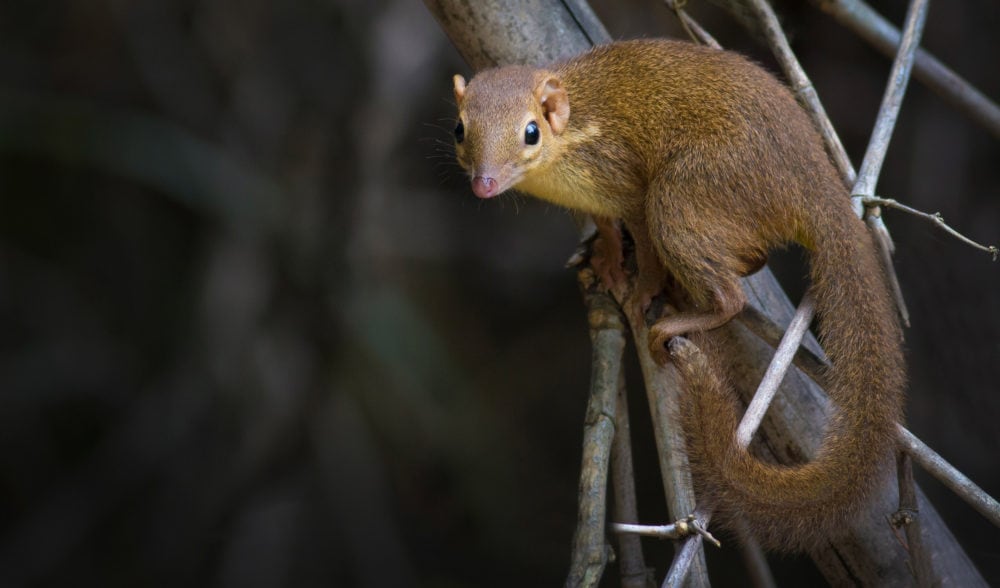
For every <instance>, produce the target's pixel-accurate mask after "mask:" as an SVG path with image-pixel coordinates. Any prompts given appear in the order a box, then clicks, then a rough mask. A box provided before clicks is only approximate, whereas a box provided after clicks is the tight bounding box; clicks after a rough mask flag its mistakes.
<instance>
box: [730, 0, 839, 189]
mask: <svg viewBox="0 0 1000 588" xmlns="http://www.w3.org/2000/svg"><path fill="white" fill-rule="evenodd" d="M746 7H747V8H748V9H749V10H750V12H751V14H753V16H754V17H755V18H756V19H757V21H758V22H759V23H760V25H761V32H763V34H764V37H765V39H766V40H767V42H768V44H769V45H770V47H771V52H772V53H774V56H775V58H776V59H777V60H778V64H779V65H780V66H781V71H782V72H784V74H785V77H786V78H788V82H789V84H790V85H791V87H792V91H794V92H795V95H796V96H798V98H799V101H800V102H801V103H802V105H803V106H804V107H805V109H806V112H808V113H809V115H810V116H811V117H812V119H813V122H814V123H815V124H816V127H817V128H818V129H819V131H820V134H821V135H822V136H823V140H824V141H825V142H826V146H827V151H828V152H829V154H830V157H831V158H832V159H833V162H834V164H835V165H836V166H837V169H838V170H839V171H840V175H841V177H842V178H843V180H844V184H845V185H848V186H850V185H852V184H854V178H855V172H854V166H852V165H851V160H850V159H849V158H848V157H847V152H846V151H845V150H844V145H843V143H841V142H840V137H839V136H838V135H837V132H836V131H835V130H834V128H833V123H831V122H830V117H828V116H827V115H826V110H825V109H824V108H823V104H822V103H821V102H820V101H819V96H818V95H817V94H816V88H814V87H813V85H812V81H810V80H809V76H807V75H806V72H805V70H803V69H802V66H801V65H800V64H799V61H798V59H796V58H795V53H793V52H792V48H791V46H790V45H789V44H788V39H787V38H786V37H785V35H784V33H783V32H782V31H781V24H780V23H779V22H778V17H777V16H776V15H775V14H774V10H772V9H771V5H770V4H768V3H767V2H766V1H765V0H748V1H747V2H746Z"/></svg>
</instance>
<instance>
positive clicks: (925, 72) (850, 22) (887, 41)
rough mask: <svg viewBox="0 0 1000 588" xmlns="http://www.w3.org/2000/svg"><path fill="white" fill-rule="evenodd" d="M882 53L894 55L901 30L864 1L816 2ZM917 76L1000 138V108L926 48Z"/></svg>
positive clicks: (915, 67) (915, 69)
mask: <svg viewBox="0 0 1000 588" xmlns="http://www.w3.org/2000/svg"><path fill="white" fill-rule="evenodd" d="M812 3H813V4H816V5H818V6H819V8H820V10H823V11H824V12H827V13H828V14H831V15H833V17H834V18H835V19H837V20H838V21H839V22H840V23H841V24H843V25H844V26H846V27H847V28H849V29H851V30H853V31H854V32H855V33H857V34H858V35H860V36H861V37H862V38H863V39H865V40H866V41H868V42H869V43H870V44H872V45H873V46H874V47H875V48H876V49H878V50H879V51H881V52H882V53H884V54H886V55H889V56H892V55H895V54H896V52H897V48H898V47H899V42H900V37H901V35H900V32H899V29H897V28H896V27H894V26H893V25H892V24H891V23H889V21H887V20H885V18H883V17H882V16H881V15H880V14H879V13H877V12H875V11H874V10H873V9H872V8H871V7H870V6H868V5H867V4H865V3H864V2H861V1H860V0H812ZM913 77H915V78H917V79H918V80H920V81H921V82H923V83H924V84H925V85H927V86H928V87H929V88H931V89H932V90H934V91H935V92H937V93H938V94H940V95H941V96H943V97H944V98H945V99H946V100H948V101H949V102H951V103H952V105H953V106H955V107H956V108H957V109H958V110H959V111H961V112H965V113H966V114H968V115H969V116H971V117H972V118H973V119H975V121H976V122H978V123H979V124H981V125H982V126H983V127H985V128H986V129H987V130H988V131H989V132H991V133H993V134H994V135H995V136H997V137H1000V106H997V104H996V102H993V101H992V100H990V99H989V98H987V97H986V96H985V95H984V94H983V93H982V92H980V91H979V90H977V89H976V88H975V87H973V86H972V85H971V84H970V83H969V82H967V81H966V80H964V79H963V78H962V77H961V76H959V75H958V74H956V73H955V72H953V71H952V70H951V69H949V68H948V67H947V66H946V65H944V64H942V63H941V62H940V61H938V60H937V59H935V58H934V56H933V55H931V54H929V53H927V52H926V51H924V50H923V49H917V57H916V60H915V61H914V64H913Z"/></svg>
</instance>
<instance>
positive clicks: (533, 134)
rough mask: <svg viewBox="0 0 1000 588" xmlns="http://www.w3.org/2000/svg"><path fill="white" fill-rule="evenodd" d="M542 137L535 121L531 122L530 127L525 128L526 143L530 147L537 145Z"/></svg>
mask: <svg viewBox="0 0 1000 588" xmlns="http://www.w3.org/2000/svg"><path fill="white" fill-rule="evenodd" d="M541 136H542V135H541V133H539V132H538V123H536V122H535V121H531V122H530V123H528V126H526V127H524V142H525V143H527V144H528V145H535V144H537V143H538V139H540V138H541Z"/></svg>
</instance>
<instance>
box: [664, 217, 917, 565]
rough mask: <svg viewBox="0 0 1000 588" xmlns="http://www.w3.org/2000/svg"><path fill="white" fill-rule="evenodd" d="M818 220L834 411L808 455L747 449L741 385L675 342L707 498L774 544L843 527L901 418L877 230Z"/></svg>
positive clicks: (894, 327) (804, 541)
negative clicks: (736, 387) (792, 459)
mask: <svg viewBox="0 0 1000 588" xmlns="http://www.w3.org/2000/svg"><path fill="white" fill-rule="evenodd" d="M836 218H842V219H843V222H842V223H840V224H833V225H831V224H830V223H832V222H836V221H835V220H834V219H836ZM821 220H822V221H823V223H824V224H823V225H822V226H818V227H812V228H811V231H810V233H811V234H812V235H813V236H814V238H813V239H812V241H813V242H812V243H811V245H812V251H811V259H810V263H811V277H812V286H811V288H812V292H813V295H814V296H815V298H816V309H817V315H818V318H819V338H820V342H821V343H822V344H823V346H824V349H825V350H826V353H827V355H828V356H829V358H830V362H831V368H830V371H829V373H828V374H827V376H828V377H827V382H828V386H827V392H828V394H829V396H830V400H831V401H832V408H833V412H832V415H831V417H830V421H829V422H828V424H827V426H826V433H825V435H824V437H823V442H822V444H821V446H820V448H819V450H818V452H817V454H816V456H815V458H814V459H813V460H812V461H810V462H808V463H805V464H802V465H795V466H781V465H775V464H771V463H766V462H763V461H760V460H759V459H757V458H755V457H753V456H752V455H750V454H749V453H748V452H747V451H746V450H744V449H740V448H739V447H738V446H737V445H736V428H737V425H738V422H739V413H738V406H739V405H738V401H737V398H736V395H735V392H734V391H733V390H732V389H731V388H730V387H729V386H727V385H726V384H725V383H724V382H723V381H722V380H721V378H720V376H719V375H718V374H717V373H716V370H715V369H713V368H712V366H709V365H708V361H707V359H706V357H705V356H704V355H703V354H702V353H701V352H700V351H699V350H698V349H697V348H696V347H695V346H694V345H693V344H690V343H686V344H685V343H678V344H676V345H673V346H672V349H671V352H672V354H673V356H674V363H675V364H676V365H677V367H678V369H679V370H680V371H681V374H682V376H683V378H684V386H685V390H684V393H683V394H682V403H681V407H680V409H681V411H682V419H683V423H684V429H685V435H686V437H687V443H688V451H689V456H690V460H691V469H692V475H693V477H694V481H695V488H696V491H697V495H698V499H699V502H700V503H703V504H706V505H707V506H710V507H711V508H712V509H713V510H714V512H715V513H716V517H715V519H713V520H715V521H718V522H721V523H722V524H723V525H724V526H727V525H726V521H734V520H735V519H737V518H740V519H743V520H745V521H746V522H747V523H748V526H749V529H750V530H752V531H753V532H754V534H755V535H756V536H757V538H758V539H759V540H760V542H761V544H762V545H763V546H764V547H765V548H768V549H775V550H783V551H788V550H798V549H807V550H808V549H811V548H813V547H815V546H816V545H817V544H818V543H820V542H821V541H822V540H824V539H825V538H828V537H831V536H835V535H837V534H842V532H843V530H844V527H845V525H847V524H849V523H850V522H851V521H852V520H853V519H854V518H855V517H856V515H857V514H858V512H859V511H860V510H861V508H862V507H863V506H864V505H865V504H866V503H868V502H869V498H870V497H871V495H872V493H873V492H874V491H875V489H876V487H877V486H878V484H879V483H880V482H881V481H882V480H884V476H883V475H882V474H883V473H884V472H885V471H886V467H885V466H886V464H887V463H889V460H890V459H891V456H892V454H893V452H892V450H893V447H894V445H895V441H894V439H895V424H896V423H897V422H899V420H900V418H901V416H902V401H903V398H902V397H903V387H904V384H905V376H904V371H903V357H902V351H901V333H900V329H899V326H898V322H897V320H896V313H895V307H894V304H893V302H892V299H891V297H890V295H889V291H888V288H887V286H886V282H885V278H884V274H883V270H882V268H881V266H880V263H879V261H878V258H877V257H876V253H875V249H874V246H873V244H872V240H871V237H870V236H869V235H868V232H867V230H866V228H865V227H864V223H862V222H860V221H858V220H857V219H855V218H851V217H848V216H847V215H844V214H842V213H841V211H839V210H838V211H836V213H834V214H832V215H830V216H827V217H826V218H824V219H821Z"/></svg>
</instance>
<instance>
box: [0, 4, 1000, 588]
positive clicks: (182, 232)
mask: <svg viewBox="0 0 1000 588" xmlns="http://www.w3.org/2000/svg"><path fill="white" fill-rule="evenodd" d="M692 4H694V3H692ZM595 7H596V8H597V9H598V12H599V13H600V15H601V16H602V18H604V19H605V22H606V23H607V24H608V28H609V30H611V31H612V32H613V34H614V35H615V36H617V37H626V36H635V35H641V34H646V35H655V34H664V32H667V33H672V34H675V35H676V34H678V33H677V30H676V28H675V27H674V26H673V25H672V24H670V22H669V15H668V14H666V12H665V11H664V10H662V9H661V8H660V7H658V6H656V5H655V3H654V4H650V3H640V2H634V1H633V2H617V3H615V2H600V3H597V4H596V6H595ZM778 7H779V10H781V12H782V14H783V17H784V18H785V20H786V25H787V26H788V27H789V28H790V30H791V31H792V33H793V35H794V38H795V39H796V41H797V43H796V44H797V46H796V49H798V50H799V51H801V55H802V57H803V60H804V62H805V64H806V67H807V69H808V70H809V71H810V73H811V74H812V75H813V76H814V81H815V82H816V85H817V87H818V89H819V91H820V95H821V96H823V97H824V100H825V102H826V105H827V108H828V110H829V111H830V113H831V116H832V117H833V119H834V123H835V124H836V125H837V126H838V128H839V129H841V131H842V133H843V136H844V139H845V143H846V144H847V145H848V148H849V150H850V151H851V152H852V154H853V155H854V156H855V157H857V156H858V155H859V154H860V153H861V152H862V151H863V149H864V141H865V140H866V136H867V132H868V128H869V126H870V125H871V122H872V120H873V119H874V114H875V111H876V109H877V107H878V100H879V98H880V96H881V88H882V84H883V83H884V77H885V74H886V73H887V72H888V63H887V61H886V60H884V59H883V58H881V57H879V56H877V55H876V54H875V53H874V52H873V51H871V50H869V49H868V48H867V47H865V46H864V45H863V44H862V43H861V42H860V41H858V40H856V39H854V38H853V37H851V35H849V34H848V33H846V32H845V31H844V30H843V29H840V28H839V27H838V26H837V25H835V24H834V23H832V22H830V21H829V20H828V19H826V18H825V17H824V16H823V15H822V14H820V13H818V12H816V11H815V10H813V9H811V8H809V7H808V6H802V5H800V4H799V3H790V2H784V3H779V4H778ZM877 8H879V9H880V10H882V11H883V12H884V13H886V14H887V15H888V16H890V17H892V18H894V19H896V20H897V21H898V19H899V16H900V15H901V14H902V11H903V9H904V8H905V5H904V3H903V2H900V1H893V2H886V3H881V5H877ZM694 9H695V14H696V16H698V17H699V18H701V19H703V21H704V22H705V23H706V25H708V27H709V29H710V30H712V31H713V33H716V34H717V36H718V37H719V38H720V40H722V41H723V42H724V43H726V44H727V45H729V46H731V47H736V48H739V49H741V50H744V51H747V52H753V54H754V55H755V56H756V57H757V58H758V59H760V60H761V61H764V62H765V63H769V61H768V59H769V58H768V56H767V55H766V54H764V53H761V52H760V50H759V49H758V48H755V47H754V45H753V44H752V41H751V40H750V39H749V38H747V37H746V36H745V35H743V34H742V33H740V32H739V31H737V30H735V29H734V28H733V26H732V23H730V22H729V21H728V19H727V18H726V17H725V15H723V14H721V13H720V12H718V11H717V10H714V9H711V8H710V7H703V6H700V5H698V6H694ZM699 11H701V12H699ZM651 13H652V15H653V17H652V18H650V14H651ZM998 20H1000V14H998V10H997V8H996V6H995V5H993V4H992V3H989V2H987V1H986V0H975V1H972V2H965V3H961V4H959V5H947V6H946V5H944V4H942V5H940V6H936V7H935V8H934V9H933V12H932V20H931V21H930V23H929V26H928V32H927V45H928V46H929V48H930V49H931V50H932V51H933V52H935V53H937V54H938V55H939V56H940V57H941V58H942V59H943V60H944V61H945V62H947V63H949V64H951V65H953V66H954V67H955V69H957V70H958V71H959V72H960V73H962V74H963V75H965V76H966V77H968V78H969V79H970V80H971V81H973V82H974V83H976V84H977V85H979V86H980V88H981V89H982V90H984V92H985V93H986V94H987V95H991V96H1000V71H998V70H997V69H996V68H995V67H993V66H992V61H991V60H989V59H983V55H992V54H995V52H996V45H995V41H994V40H993V37H992V36H991V35H992V31H994V30H995V29H996V27H997V25H998V24H1000V22H998ZM955 38H961V39H963V41H962V43H954V42H951V40H952V39H955ZM0 70H2V71H3V74H4V75H3V76H2V77H0V392H2V395H3V396H2V397H3V400H4V408H3V410H0V497H2V501H0V514H2V516H0V524H2V528H0V533H2V534H0V584H2V585H4V586H22V585H33V586H65V585H73V586H81V585H84V586H85V585H99V586H136V585H142V586H192V585H219V586H258V585H259V586H312V585H317V586H319V585H324V586H330V585H333V586H388V585H392V586H406V585H422V586H442V587H445V586H448V587H450V586H508V585H525V584H527V585H553V584H557V583H560V582H561V581H562V575H563V574H564V572H565V568H566V565H567V562H568V552H569V540H570V536H571V534H572V525H573V521H574V517H575V499H576V497H575V494H576V475H577V469H578V466H579V443H580V433H581V429H580V426H581V424H582V419H583V411H584V403H585V398H584V396H585V393H586V389H587V383H588V377H589V368H588V359H589V350H588V346H589V345H588V341H587V329H586V322H585V317H584V315H583V310H582V305H581V303H580V300H579V297H578V295H577V293H576V287H575V284H574V280H573V276H572V274H571V273H569V272H567V271H565V270H564V269H562V264H563V261H564V259H565V258H566V257H567V256H568V254H569V253H570V252H571V251H572V249H573V247H574V242H575V232H574V229H573V226H572V223H571V222H570V221H569V220H568V217H567V216H566V215H565V214H563V213H562V212H560V211H558V210H556V209H554V208H552V207H548V206H546V205H543V204H540V203H537V202H533V201H530V200H528V199H525V198H523V197H518V196H513V197H505V199H503V200H502V201H501V202H499V203H490V204H480V203H478V202H474V199H473V198H472V197H471V196H470V195H469V193H468V189H467V187H466V185H465V182H464V180H463V179H462V177H461V173H460V172H459V170H458V169H457V168H456V167H455V166H454V165H453V164H452V163H451V158H450V146H449V141H450V139H449V133H450V128H451V120H452V119H451V117H452V116H453V113H452V111H451V106H450V100H451V96H450V89H449V82H448V80H449V76H450V74H451V73H453V72H455V71H461V72H465V73H468V72H467V68H465V66H464V65H463V64H462V63H461V62H460V60H459V59H458V57H457V55H456V53H455V52H454V50H453V49H452V48H451V47H450V46H449V45H448V43H447V40H446V39H445V38H444V35H443V34H442V33H441V32H440V31H439V30H438V29H437V27H436V25H435V23H434V22H433V20H432V19H431V18H430V16H429V15H428V14H427V13H426V11H425V10H424V8H423V6H422V5H421V4H420V3H418V2H414V1H402V0H395V1H392V0H381V1H378V2H363V1H361V0H342V1H339V2H331V1H329V0H328V1H322V0H312V1H305V0H298V1H294V2H283V3H282V2H265V1H263V0H251V1H249V2H247V1H243V2H236V1H234V0H182V1H180V2H177V1H173V0H143V1H142V2H126V1H125V0H108V1H107V2H84V1H81V0H76V1H73V0H48V1H46V2H25V1H14V2H6V3H3V4H0ZM893 145H894V147H893V148H892V149H890V156H889V160H888V162H887V164H886V171H885V173H884V179H883V182H882V184H881V185H880V192H881V193H882V194H884V195H886V196H892V197H896V198H899V199H901V200H904V201H907V202H909V203H910V204H912V205H914V206H917V207H920V208H924V209H927V210H941V211H942V212H943V213H944V215H945V217H946V218H947V219H948V220H949V221H950V222H952V223H953V224H954V225H955V226H957V227H959V228H960V229H963V230H965V231H967V232H968V233H970V234H971V236H973V237H974V238H978V239H981V240H986V241H992V242H996V240H997V238H998V233H1000V231H998V227H1000V222H998V221H1000V208H998V199H997V197H996V196H997V194H998V192H1000V170H998V168H997V167H996V166H995V162H996V161H997V158H998V156H1000V153H998V149H997V144H996V141H995V140H994V139H993V138H992V137H990V136H988V135H987V134H986V133H985V132H984V131H982V130H980V129H978V128H976V127H975V126H974V125H973V124H972V123H970V122H969V121H968V120H967V119H965V118H964V117H962V116H961V115H959V114H956V113H954V112H952V111H950V110H949V109H948V108H947V107H946V106H945V105H943V104H942V103H941V101H940V100H938V99H937V98H936V97H934V96H932V95H930V94H928V93H927V92H926V91H925V90H923V89H921V88H915V89H914V90H913V91H912V92H911V94H910V96H909V97H908V101H907V104H906V105H905V106H904V110H903V116H902V119H901V122H900V126H899V129H898V131H897V135H896V138H895V139H894V143H893ZM889 222H890V226H891V228H892V229H893V232H894V235H895V237H896V239H897V242H898V245H899V253H898V255H897V258H898V260H899V270H900V274H901V276H902V278H903V282H904V290H905V291H906V292H907V296H908V300H909V303H910V305H911V312H912V314H913V316H914V317H915V318H914V328H913V329H912V330H911V331H910V333H909V346H910V349H911V359H912V361H911V364H912V370H911V374H912V376H911V377H912V382H913V383H912V387H911V405H910V406H911V408H910V419H911V424H912V428H913V429H914V431H915V432H917V433H918V434H920V435H921V436H923V437H924V438H925V440H926V441H928V442H929V443H930V444H931V445H932V446H934V447H935V448H937V449H939V450H940V451H941V453H943V454H944V455H945V456H946V457H948V458H949V459H950V460H951V461H953V462H954V463H955V464H956V465H958V466H959V467H961V468H962V469H963V470H964V471H965V472H966V473H968V474H969V475H970V476H972V477H973V479H975V480H976V481H978V482H979V483H980V484H982V485H983V486H984V487H985V488H986V489H987V490H988V491H991V493H993V494H994V495H996V494H998V493H1000V492H998V490H1000V477H998V476H1000V474H998V470H997V468H996V458H995V456H996V455H997V453H998V450H1000V447H998V445H1000V444H998V438H997V435H996V432H995V423H996V422H997V420H998V419H1000V400H998V397H997V395H996V394H993V392H994V389H995V387H996V382H997V381H1000V295H998V294H997V293H998V292H1000V279H998V272H997V269H996V266H995V265H990V264H989V263H987V262H986V261H985V260H984V259H983V258H982V257H980V256H979V255H978V254H975V253H972V252H971V251H970V250H967V249H964V248H962V247H961V246H960V245H957V244H956V243H955V242H953V241H951V240H950V239H948V238H947V237H945V236H943V235H942V234H940V233H937V232H935V231H934V230H933V229H931V228H929V227H927V226H925V225H922V224H920V223H919V222H918V221H915V220H912V219H908V218H904V217H899V216H896V215H895V214H892V215H891V216H890V221H889ZM788 265H790V267H791V269H790V270H788V271H786V273H788V274H790V278H791V279H792V280H794V278H795V273H796V272H800V271H801V269H800V268H796V267H795V264H794V260H792V262H790V263H788ZM779 269H780V268H779ZM633 406H636V407H638V408H636V409H635V410H636V412H637V415H636V426H635V435H636V445H637V447H638V448H640V451H641V450H642V449H641V448H642V447H647V448H648V445H649V443H648V439H647V442H645V443H644V438H643V434H646V435H648V433H649V431H648V424H644V421H643V418H645V417H643V415H642V412H641V406H642V401H641V397H640V398H639V399H638V401H637V402H633ZM637 460H638V463H639V466H640V468H643V467H644V468H645V469H641V470H640V472H639V476H640V478H639V481H640V486H641V490H642V492H643V496H641V497H640V500H641V508H642V514H643V516H645V517H650V518H651V519H654V518H656V517H662V516H664V515H663V513H662V508H661V507H659V506H658V505H657V502H658V497H657V491H656V487H657V485H658V482H657V479H658V476H657V474H656V472H655V470H651V468H652V467H654V466H653V465H652V464H653V463H655V461H654V460H653V459H650V458H649V457H648V456H644V455H642V454H641V453H640V455H638V456H637ZM925 488H926V489H927V491H928V492H929V493H930V494H931V495H932V496H933V497H934V498H936V499H937V500H939V504H940V505H941V509H942V511H943V513H944V515H945V517H946V519H947V520H949V521H951V522H952V523H953V525H954V529H955V531H956V533H957V534H958V535H959V537H960V539H961V540H962V541H963V542H964V543H965V544H966V546H967V547H968V548H970V554H971V555H972V557H973V558H974V559H976V561H977V562H978V564H979V565H980V566H981V567H982V569H983V571H984V573H986V574H987V577H988V578H992V579H993V580H994V581H996V580H1000V566H998V564H997V562H998V561H1000V560H998V558H997V552H996V549H995V547H983V546H990V545H993V546H995V545H996V539H997V531H996V529H992V528H990V527H989V526H988V525H987V524H985V523H983V521H981V520H980V519H978V517H976V516H975V515H974V513H972V511H971V510H969V509H968V508H966V507H964V506H963V505H961V504H957V503H956V502H955V500H954V499H953V498H951V497H950V496H949V495H948V494H947V493H945V492H942V491H940V490H939V488H938V487H937V486H936V484H935V483H933V482H931V483H927V484H925ZM660 545H662V544H657V543H651V544H650V546H651V550H650V551H651V552H653V551H655V552H656V553H657V554H659V555H658V556H657V557H658V558H655V557H654V558H652V559H653V561H654V562H655V563H657V564H658V565H661V566H662V565H663V564H662V562H663V561H664V560H663V558H665V557H667V556H668V555H669V554H663V553H662V551H663V549H661V548H659V546H660ZM652 548H656V549H655V550H654V549H652ZM710 557H715V555H710ZM735 573H738V572H735ZM780 573H781V572H780V570H779V574H780ZM737 577H738V576H737ZM779 577H781V576H780V575H779ZM725 578H726V576H721V577H720V578H719V580H720V581H722V580H723V579H725ZM736 581H738V580H736Z"/></svg>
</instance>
